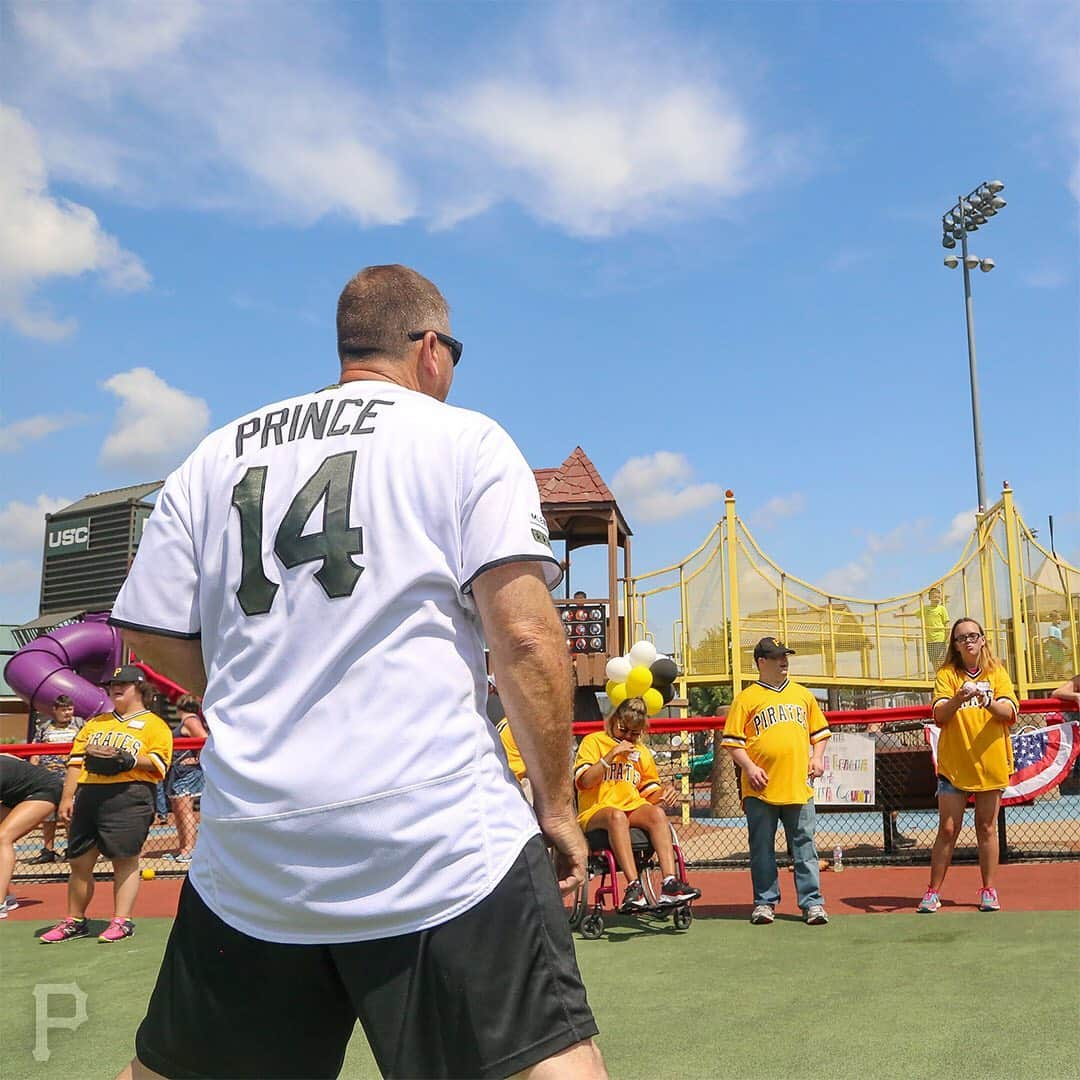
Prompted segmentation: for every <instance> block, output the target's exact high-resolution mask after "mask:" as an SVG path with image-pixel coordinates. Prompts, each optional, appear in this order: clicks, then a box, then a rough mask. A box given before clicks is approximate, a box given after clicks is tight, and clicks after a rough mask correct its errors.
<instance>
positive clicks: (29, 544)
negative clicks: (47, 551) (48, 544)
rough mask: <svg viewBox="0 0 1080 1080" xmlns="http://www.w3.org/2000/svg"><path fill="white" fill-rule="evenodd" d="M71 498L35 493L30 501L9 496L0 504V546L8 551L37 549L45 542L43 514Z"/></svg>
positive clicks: (68, 501) (35, 550)
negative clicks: (34, 497)
mask: <svg viewBox="0 0 1080 1080" xmlns="http://www.w3.org/2000/svg"><path fill="white" fill-rule="evenodd" d="M71 501H72V500H71V499H60V498H56V497H55V496H52V495H39V496H38V497H37V501H36V502H33V503H24V502H20V501H19V500H17V499H13V500H12V501H11V502H9V503H8V504H7V505H6V506H3V507H0V548H3V549H4V550H5V551H11V552H18V553H22V552H27V551H33V552H38V553H40V552H41V550H42V546H43V545H44V543H45V515H46V514H55V513H56V511H57V510H59V509H60V508H61V507H64V506H68V505H70V503H71Z"/></svg>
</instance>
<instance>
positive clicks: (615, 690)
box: [607, 682, 629, 709]
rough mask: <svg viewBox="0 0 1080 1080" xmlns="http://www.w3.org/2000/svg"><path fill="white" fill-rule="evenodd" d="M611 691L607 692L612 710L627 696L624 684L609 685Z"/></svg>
mask: <svg viewBox="0 0 1080 1080" xmlns="http://www.w3.org/2000/svg"><path fill="white" fill-rule="evenodd" d="M609 685H610V686H611V689H610V690H608V692H607V696H608V701H610V702H611V705H612V707H613V708H616V709H617V708H618V707H619V706H620V705H621V704H622V703H623V702H624V701H625V700H626V699H627V697H628V696H629V695H628V694H627V692H626V683H624V682H618V683H614V684H610V683H609Z"/></svg>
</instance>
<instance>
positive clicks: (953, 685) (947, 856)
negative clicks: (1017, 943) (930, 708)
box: [917, 618, 1019, 914]
mask: <svg viewBox="0 0 1080 1080" xmlns="http://www.w3.org/2000/svg"><path fill="white" fill-rule="evenodd" d="M1018 709H1019V706H1018V705H1017V701H1016V693H1015V691H1014V690H1013V685H1012V680H1011V679H1010V678H1009V673H1008V672H1007V671H1006V670H1005V666H1004V665H1003V664H1002V663H1001V662H1000V661H999V660H997V659H996V658H995V657H994V654H993V651H992V650H991V648H990V644H989V642H987V640H986V636H985V634H984V633H983V628H982V627H981V626H980V625H979V624H978V623H977V622H976V621H975V620H974V619H967V618H964V619H958V620H957V621H956V622H955V623H953V626H952V631H951V633H950V635H949V648H948V651H947V652H946V654H945V662H944V664H943V665H942V667H941V670H940V671H939V672H938V674H937V680H936V681H935V683H934V723H935V724H937V726H938V727H939V728H940V729H941V737H940V739H939V740H938V752H937V759H938V760H937V771H938V788H937V796H938V816H939V823H938V833H937V838H936V839H935V840H934V851H933V854H932V855H931V857H930V885H929V887H928V888H927V890H926V895H925V896H924V897H923V898H922V901H921V902H920V904H919V906H918V909H917V910H918V911H920V912H922V913H923V914H931V913H933V912H935V911H937V910H938V908H940V907H941V896H940V890H941V886H942V884H943V882H944V881H945V874H946V872H947V871H948V869H949V864H950V863H951V862H952V855H953V849H954V848H955V847H956V839H957V836H958V835H959V833H960V828H961V826H962V825H963V823H964V808H965V807H966V806H967V803H968V798H969V797H970V796H974V799H975V837H976V841H977V843H978V848H979V871H980V873H981V875H982V888H981V889H980V890H979V910H980V911H999V910H1000V909H1001V904H1000V902H999V900H998V894H997V890H996V889H995V888H994V875H995V874H996V873H997V867H998V838H997V816H998V810H999V808H1000V807H1001V793H1002V791H1004V790H1005V788H1006V787H1008V785H1009V776H1010V775H1011V773H1012V771H1013V755H1012V740H1011V738H1010V733H1009V729H1010V728H1011V727H1012V725H1013V724H1014V723H1015V722H1016V716H1017V712H1018Z"/></svg>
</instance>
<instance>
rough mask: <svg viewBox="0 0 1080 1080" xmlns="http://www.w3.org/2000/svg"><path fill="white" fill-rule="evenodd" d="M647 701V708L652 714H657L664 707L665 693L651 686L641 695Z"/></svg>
mask: <svg viewBox="0 0 1080 1080" xmlns="http://www.w3.org/2000/svg"><path fill="white" fill-rule="evenodd" d="M641 697H642V699H643V700H644V702H645V709H646V711H647V712H648V714H649V715H650V716H655V715H656V714H657V713H658V712H659V711H660V710H661V709H662V708H663V707H664V695H663V694H661V693H660V691H659V690H654V689H653V688H652V687H651V686H650V687H649V689H648V690H646V691H645V693H644V694H642V695H641Z"/></svg>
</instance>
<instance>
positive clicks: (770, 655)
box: [754, 637, 795, 660]
mask: <svg viewBox="0 0 1080 1080" xmlns="http://www.w3.org/2000/svg"><path fill="white" fill-rule="evenodd" d="M794 655H795V650H794V649H789V648H788V647H787V646H786V645H785V644H784V643H783V642H782V641H777V640H776V638H774V637H763V638H762V639H761V640H760V641H759V642H758V643H757V644H756V645H755V646H754V659H755V660H765V659H768V660H775V659H776V657H778V656H794Z"/></svg>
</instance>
